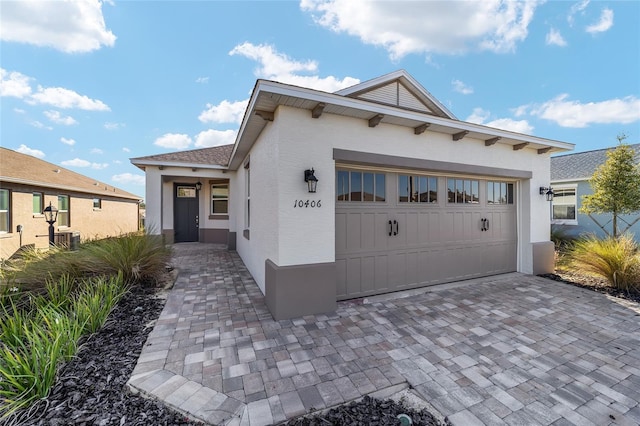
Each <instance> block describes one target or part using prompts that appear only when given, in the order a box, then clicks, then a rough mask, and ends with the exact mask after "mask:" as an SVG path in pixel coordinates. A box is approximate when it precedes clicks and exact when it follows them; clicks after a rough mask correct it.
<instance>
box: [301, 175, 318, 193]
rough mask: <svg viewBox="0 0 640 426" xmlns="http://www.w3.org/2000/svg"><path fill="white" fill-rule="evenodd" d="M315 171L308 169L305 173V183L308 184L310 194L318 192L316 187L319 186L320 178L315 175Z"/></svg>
mask: <svg viewBox="0 0 640 426" xmlns="http://www.w3.org/2000/svg"><path fill="white" fill-rule="evenodd" d="M314 173H315V171H314V170H313V169H307V170H305V171H304V181H305V182H307V186H308V187H309V192H316V186H318V178H317V177H316V175H315V174H314Z"/></svg>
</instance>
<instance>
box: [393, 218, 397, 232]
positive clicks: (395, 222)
mask: <svg viewBox="0 0 640 426" xmlns="http://www.w3.org/2000/svg"><path fill="white" fill-rule="evenodd" d="M393 224H394V225H395V226H396V232H394V233H393V235H398V221H397V220H394V221H393Z"/></svg>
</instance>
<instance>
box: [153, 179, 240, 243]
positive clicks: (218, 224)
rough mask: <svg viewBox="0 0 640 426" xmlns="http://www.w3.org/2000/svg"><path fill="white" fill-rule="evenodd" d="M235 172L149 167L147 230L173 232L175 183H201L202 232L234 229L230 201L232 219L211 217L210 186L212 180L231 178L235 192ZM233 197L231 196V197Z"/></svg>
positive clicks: (232, 189) (232, 216)
mask: <svg viewBox="0 0 640 426" xmlns="http://www.w3.org/2000/svg"><path fill="white" fill-rule="evenodd" d="M235 175H236V173H235V172H234V171H227V172H223V171H222V170H212V169H196V170H192V169H191V168H189V167H166V168H163V169H162V170H160V169H159V168H158V167H154V166H148V167H146V173H145V177H146V193H145V201H146V206H147V216H146V228H147V232H149V233H152V234H161V233H171V232H173V188H174V184H175V183H185V184H195V183H196V182H198V181H199V182H200V183H202V190H201V191H200V193H199V194H198V196H199V200H200V204H199V205H200V208H199V220H200V228H201V229H229V227H234V226H235V222H234V221H235V216H236V215H235V213H234V211H233V208H234V207H233V204H232V200H231V199H230V201H229V218H228V219H222V220H221V219H217V218H209V216H210V198H211V186H210V184H209V180H210V179H229V184H230V189H229V190H230V192H231V191H233V192H234V193H235V192H236V191H235V189H234V188H233V185H234V184H235ZM230 198H231V195H230Z"/></svg>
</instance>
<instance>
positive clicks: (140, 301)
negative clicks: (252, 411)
mask: <svg viewBox="0 0 640 426" xmlns="http://www.w3.org/2000/svg"><path fill="white" fill-rule="evenodd" d="M163 305H164V300H162V299H159V298H157V297H155V290H154V289H148V288H143V287H140V286H136V287H133V288H132V289H131V291H130V292H129V293H128V294H127V295H126V296H124V298H123V299H122V300H121V301H120V303H119V304H118V306H117V307H116V308H115V309H114V311H113V312H112V313H111V316H110V317H109V319H108V320H107V323H106V324H105V326H104V327H103V328H102V329H101V330H100V331H98V332H97V333H95V334H94V335H92V336H91V337H89V338H88V339H87V340H85V341H84V342H83V343H82V345H81V348H80V350H79V351H78V354H77V355H76V357H75V358H74V359H72V360H71V361H69V362H67V363H66V364H64V366H63V367H62V368H61V370H60V372H59V375H58V379H57V381H56V383H55V385H54V387H53V389H52V390H51V393H50V394H49V397H48V398H46V399H44V400H40V401H38V402H37V403H36V404H35V405H33V406H32V407H31V408H30V409H28V410H25V411H22V412H19V413H17V414H16V415H14V416H13V417H12V418H9V419H7V420H5V421H4V422H3V421H2V420H0V424H1V425H3V426H13V425H16V426H17V425H38V426H45V425H46V426H62V425H70V424H73V425H101V426H110V425H118V426H121V425H127V426H133V425H154V426H155V425H158V426H159V425H196V424H200V423H197V422H193V421H189V420H188V419H186V418H185V417H184V416H183V415H181V414H178V413H176V412H174V411H172V410H170V409H168V408H167V407H165V406H163V405H162V404H161V403H159V402H156V401H153V400H149V399H146V398H143V397H141V396H139V395H133V394H131V393H129V391H128V389H127V386H126V383H127V380H129V377H130V376H131V372H132V371H133V368H134V367H135V365H136V362H137V360H138V357H139V355H140V352H141V350H142V346H143V345H144V342H145V341H146V339H147V335H148V334H149V333H150V332H151V330H152V328H153V321H155V320H156V319H157V318H158V316H159V315H160V312H161V311H162V308H163Z"/></svg>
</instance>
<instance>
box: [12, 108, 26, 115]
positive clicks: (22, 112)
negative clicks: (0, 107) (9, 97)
mask: <svg viewBox="0 0 640 426" xmlns="http://www.w3.org/2000/svg"><path fill="white" fill-rule="evenodd" d="M13 112H15V113H16V114H24V113H25V112H27V111H25V110H23V109H22V108H14V109H13Z"/></svg>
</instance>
